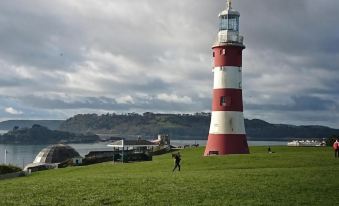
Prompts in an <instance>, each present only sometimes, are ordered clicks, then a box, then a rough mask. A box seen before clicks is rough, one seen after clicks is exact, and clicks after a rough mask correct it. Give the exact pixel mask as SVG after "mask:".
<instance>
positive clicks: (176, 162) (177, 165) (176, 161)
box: [173, 152, 181, 172]
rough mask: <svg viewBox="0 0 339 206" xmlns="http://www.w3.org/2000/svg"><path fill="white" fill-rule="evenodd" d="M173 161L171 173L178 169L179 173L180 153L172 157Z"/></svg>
mask: <svg viewBox="0 0 339 206" xmlns="http://www.w3.org/2000/svg"><path fill="white" fill-rule="evenodd" d="M174 159H175V161H174V162H175V165H174V168H173V172H174V171H175V169H176V168H178V170H179V172H180V161H181V156H180V153H179V152H178V154H176V155H174Z"/></svg>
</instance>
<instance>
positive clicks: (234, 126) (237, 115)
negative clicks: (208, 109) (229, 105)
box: [209, 111, 246, 134]
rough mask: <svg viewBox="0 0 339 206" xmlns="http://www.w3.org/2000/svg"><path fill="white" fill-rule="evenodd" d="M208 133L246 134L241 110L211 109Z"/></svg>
mask: <svg viewBox="0 0 339 206" xmlns="http://www.w3.org/2000/svg"><path fill="white" fill-rule="evenodd" d="M209 133H210V134H246V132H245V124H244V115H243V113H242V112H233V111H212V117H211V125H210V131H209Z"/></svg>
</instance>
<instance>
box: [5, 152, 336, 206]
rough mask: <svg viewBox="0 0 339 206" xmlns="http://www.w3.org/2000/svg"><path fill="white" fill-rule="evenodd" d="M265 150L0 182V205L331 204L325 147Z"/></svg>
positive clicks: (332, 176) (331, 162) (332, 177)
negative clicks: (179, 168)
mask: <svg viewBox="0 0 339 206" xmlns="http://www.w3.org/2000/svg"><path fill="white" fill-rule="evenodd" d="M272 149H273V151H274V152H275V153H274V154H268V153H267V148H266V147H250V150H251V154H250V155H229V156H214V157H203V156H202V154H203V148H197V149H186V150H182V151H181V155H182V171H181V172H174V173H173V172H172V171H171V170H172V167H173V160H172V158H171V155H170V154H165V155H162V156H157V157H154V160H153V161H150V162H141V163H128V164H112V163H111V162H108V163H103V164H97V165H91V166H85V167H71V168H66V169H57V170H51V171H43V172H38V173H33V174H32V175H30V176H28V177H23V178H16V179H11V180H4V181H1V187H0V205H26V206H29V205H84V206H86V205H251V206H256V205H319V206H323V205H337V204H336V203H337V202H338V200H337V199H338V196H339V190H338V188H339V181H337V179H338V177H337V174H338V173H339V167H338V160H337V159H335V158H334V157H333V153H332V150H331V148H288V147H272ZM27 188H29V189H27Z"/></svg>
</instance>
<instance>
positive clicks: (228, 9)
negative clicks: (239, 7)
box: [219, 0, 240, 17]
mask: <svg viewBox="0 0 339 206" xmlns="http://www.w3.org/2000/svg"><path fill="white" fill-rule="evenodd" d="M228 15H231V16H240V13H239V12H238V11H236V10H234V9H233V8H232V0H227V4H226V9H225V10H224V11H222V12H221V13H220V14H219V17H221V16H228Z"/></svg>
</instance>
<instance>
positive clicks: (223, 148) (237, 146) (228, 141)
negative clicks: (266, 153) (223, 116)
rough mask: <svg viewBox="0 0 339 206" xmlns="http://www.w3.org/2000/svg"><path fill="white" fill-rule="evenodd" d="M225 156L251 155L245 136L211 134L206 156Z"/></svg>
mask: <svg viewBox="0 0 339 206" xmlns="http://www.w3.org/2000/svg"><path fill="white" fill-rule="evenodd" d="M224 154H249V149H248V145H247V140H246V135H244V134H209V135H208V144H207V145H206V149H205V154H204V155H205V156H209V155H224Z"/></svg>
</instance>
